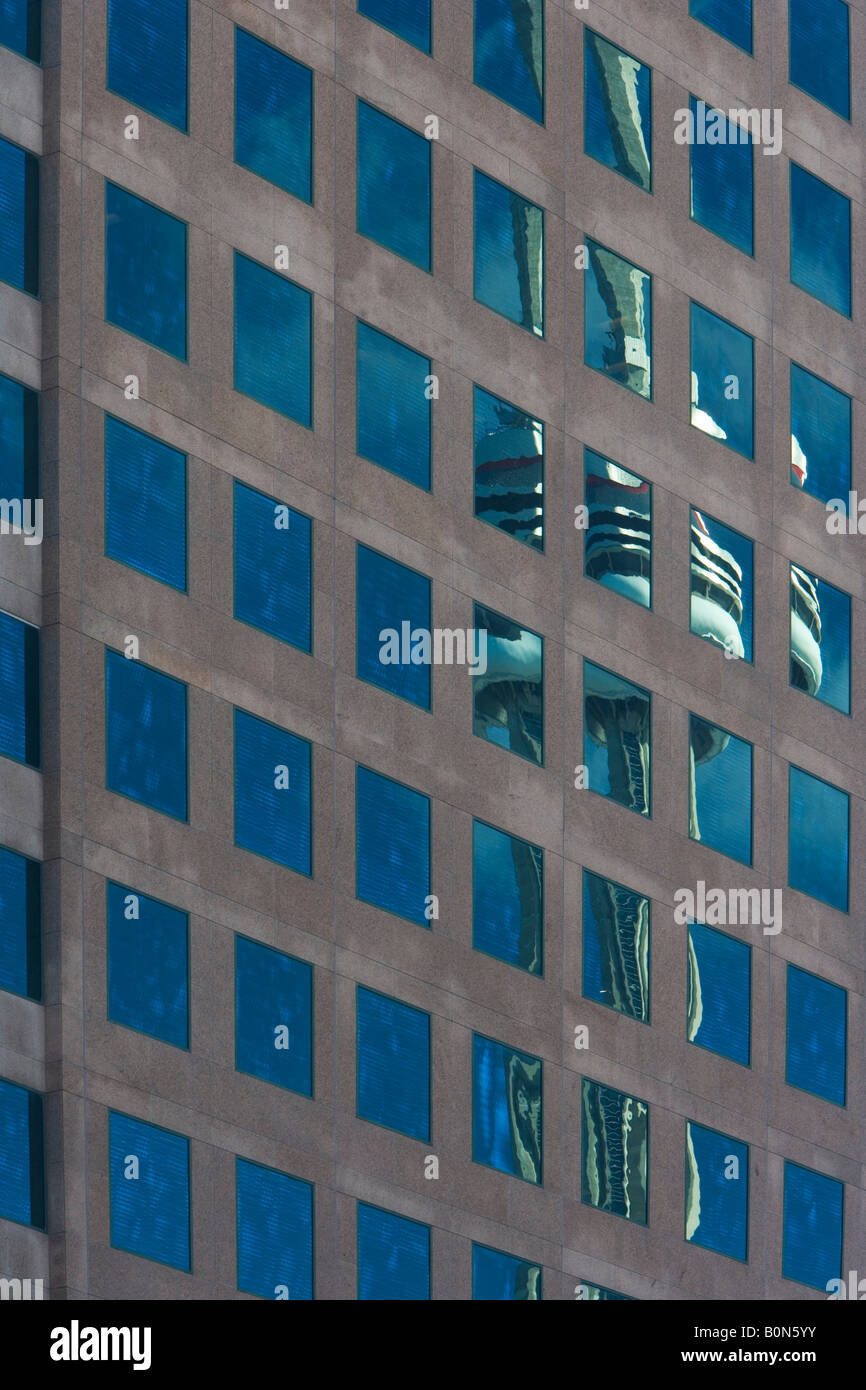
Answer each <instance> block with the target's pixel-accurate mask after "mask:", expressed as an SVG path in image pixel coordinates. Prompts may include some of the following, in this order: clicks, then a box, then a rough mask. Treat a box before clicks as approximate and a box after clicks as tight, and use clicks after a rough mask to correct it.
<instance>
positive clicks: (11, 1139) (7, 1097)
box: [0, 1079, 45, 1228]
mask: <svg viewBox="0 0 866 1390" xmlns="http://www.w3.org/2000/svg"><path fill="white" fill-rule="evenodd" d="M0 1217H2V1218H3V1219H4V1220H5V1221H20V1222H21V1223H22V1224H23V1225H25V1226H38V1227H40V1228H41V1227H44V1225H45V1160H44V1139H43V1120H42V1097H41V1096H40V1095H37V1093H36V1092H35V1091H28V1090H25V1088H24V1087H23V1086H14V1085H13V1084H12V1082H11V1081H3V1080H2V1079H0Z"/></svg>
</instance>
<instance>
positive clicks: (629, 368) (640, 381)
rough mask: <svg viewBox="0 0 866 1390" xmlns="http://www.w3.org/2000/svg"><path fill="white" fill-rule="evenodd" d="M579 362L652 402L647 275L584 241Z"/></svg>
mask: <svg viewBox="0 0 866 1390" xmlns="http://www.w3.org/2000/svg"><path fill="white" fill-rule="evenodd" d="M586 245H587V249H588V251H589V264H588V266H587V270H586V276H585V279H584V283H585V286H586V298H585V306H584V360H585V362H586V365H587V366H588V367H593V368H594V369H595V370H596V371H597V372H604V374H605V376H609V377H611V378H612V380H613V381H616V382H618V383H619V385H620V386H625V387H626V388H627V389H628V390H629V391H634V392H635V393H636V394H637V395H638V396H643V397H644V399H645V400H651V399H652V276H651V275H647V273H646V271H643V270H641V269H640V268H639V267H638V266H636V265H632V263H631V261H627V260H625V259H624V258H623V257H622V256H618V255H617V254H616V252H615V251H608V250H607V248H606V247H604V246H599V245H598V244H597V243H596V242H594V241H591V240H589V239H588V238H587V242H586Z"/></svg>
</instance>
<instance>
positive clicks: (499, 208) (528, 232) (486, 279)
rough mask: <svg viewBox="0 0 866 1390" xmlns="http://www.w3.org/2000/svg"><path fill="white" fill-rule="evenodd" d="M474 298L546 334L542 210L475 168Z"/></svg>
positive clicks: (514, 320) (529, 330)
mask: <svg viewBox="0 0 866 1390" xmlns="http://www.w3.org/2000/svg"><path fill="white" fill-rule="evenodd" d="M475 298H476V299H477V300H478V301H479V303H481V304H486V305H487V307H488V308H489V309H494V310H495V311H496V313H497V314H503V315H504V317H505V318H507V319H511V320H512V322H513V323H517V324H519V325H520V327H521V328H525V329H526V330H527V332H529V333H535V334H536V335H537V336H538V337H539V338H543V337H544V212H543V210H542V209H541V208H540V207H537V206H536V204H535V203H531V202H530V201H529V200H528V198H522V197H521V196H520V194H519V193H515V192H514V190H513V189H512V188H506V186H505V184H503V183H498V182H497V181H496V179H491V178H488V177H487V175H486V174H482V173H481V171H480V170H479V169H476V170H475Z"/></svg>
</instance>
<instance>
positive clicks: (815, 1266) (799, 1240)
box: [782, 1162, 845, 1292]
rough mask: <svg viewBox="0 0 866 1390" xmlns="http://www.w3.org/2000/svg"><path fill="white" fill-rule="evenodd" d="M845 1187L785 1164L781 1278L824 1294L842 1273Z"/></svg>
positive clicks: (793, 1164) (794, 1165) (821, 1176)
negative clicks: (829, 1284) (830, 1283)
mask: <svg viewBox="0 0 866 1390" xmlns="http://www.w3.org/2000/svg"><path fill="white" fill-rule="evenodd" d="M844 1200H845V1188H844V1184H843V1183H841V1182H837V1180H836V1179H835V1178H828V1177H826V1176H825V1174H823V1173H816V1172H814V1171H813V1170H812V1169H811V1168H801V1167H800V1166H799V1164H797V1163H789V1162H786V1163H785V1229H784V1239H783V1254H782V1274H783V1275H784V1277H785V1278H786V1279H796V1281H797V1283H799V1284H808V1285H809V1287H810V1288H813V1289H820V1290H821V1291H822V1292H824V1291H825V1290H826V1288H827V1285H828V1283H829V1282H830V1280H831V1279H838V1278H839V1276H840V1275H841V1273H842V1218H843V1208H844Z"/></svg>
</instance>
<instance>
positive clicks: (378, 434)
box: [356, 320, 433, 491]
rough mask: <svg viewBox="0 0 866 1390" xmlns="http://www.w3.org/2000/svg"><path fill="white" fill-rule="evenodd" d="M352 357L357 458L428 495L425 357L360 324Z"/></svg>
mask: <svg viewBox="0 0 866 1390" xmlns="http://www.w3.org/2000/svg"><path fill="white" fill-rule="evenodd" d="M357 352H358V357H357V412H358V413H357V444H356V448H357V450H358V453H359V454H360V455H361V457H362V458H367V459H371V460H372V462H373V463H378V464H379V467H380V468H387V469H388V471H389V472H391V473H397V474H399V476H400V477H401V478H405V479H406V481H407V482H410V483H414V484H415V486H416V487H422V488H425V489H426V490H427V491H429V489H430V468H431V434H432V426H433V406H432V403H431V401H430V400H428V399H427V388H428V385H429V382H428V377H429V375H430V370H431V363H430V358H429V357H424V356H422V354H421V353H420V352H414V351H413V350H412V348H409V347H406V345H405V343H398V342H397V340H396V338H389V337H388V335H387V334H386V333H380V332H379V331H378V330H377V329H375V328H371V327H370V325H369V324H366V323H361V322H360V320H359V321H358V347H357Z"/></svg>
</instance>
